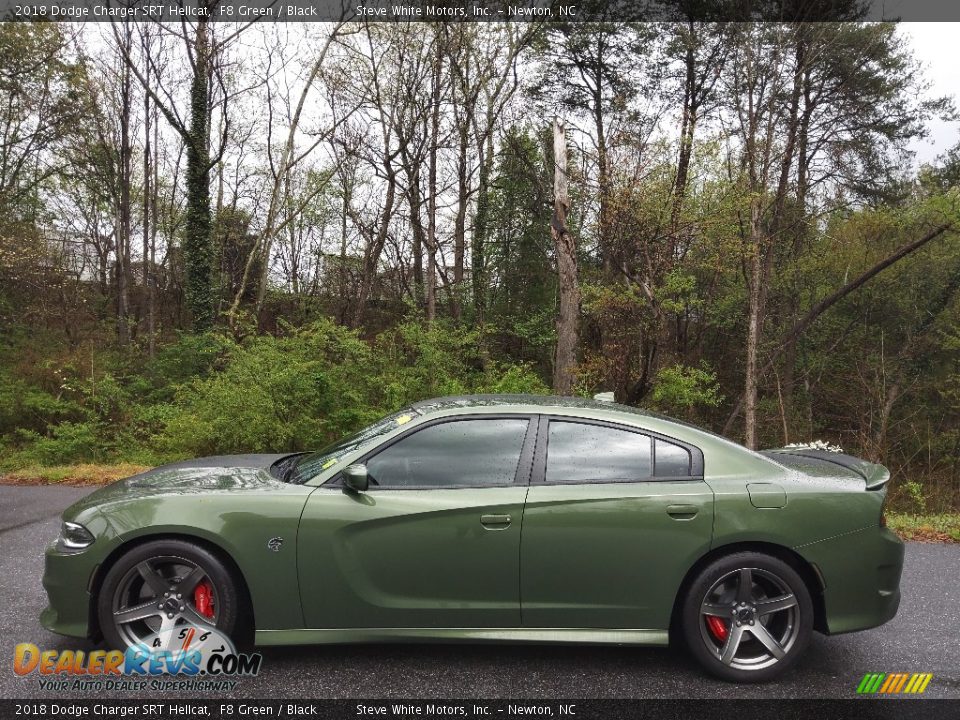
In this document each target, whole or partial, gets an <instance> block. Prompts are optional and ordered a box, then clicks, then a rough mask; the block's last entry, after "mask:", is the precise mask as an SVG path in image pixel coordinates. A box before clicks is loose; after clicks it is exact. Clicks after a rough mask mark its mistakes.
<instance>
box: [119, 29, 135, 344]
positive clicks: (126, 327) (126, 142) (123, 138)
mask: <svg viewBox="0 0 960 720" xmlns="http://www.w3.org/2000/svg"><path fill="white" fill-rule="evenodd" d="M132 38H133V35H132V30H131V28H130V22H129V21H127V22H125V23H124V28H123V42H124V51H125V52H126V53H128V54H129V53H130V45H131V42H132ZM130 85H131V83H130V68H129V67H127V66H124V68H123V73H122V75H121V86H120V207H119V208H118V213H117V216H118V217H117V219H118V223H117V335H118V338H119V340H120V344H121V345H126V344H127V343H129V342H130V319H129V314H130V296H129V289H128V284H129V279H130V180H131V177H130V176H131V172H130V156H131V149H130V111H131V103H130V92H131V87H130Z"/></svg>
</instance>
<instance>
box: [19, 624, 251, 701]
mask: <svg viewBox="0 0 960 720" xmlns="http://www.w3.org/2000/svg"><path fill="white" fill-rule="evenodd" d="M262 661H263V656H262V655H260V654H259V653H238V652H237V651H236V649H235V648H234V647H233V644H232V643H231V642H230V640H229V638H227V637H226V636H225V635H222V634H221V633H219V632H217V631H216V630H215V629H212V628H199V627H185V626H179V627H177V628H174V629H173V631H172V632H168V633H167V634H166V635H165V636H160V635H158V636H157V637H156V638H153V639H152V641H151V642H150V643H149V645H148V644H143V645H140V646H138V647H132V648H128V649H127V650H126V651H121V650H92V651H90V652H84V651H82V650H41V649H40V648H39V647H37V646H36V645H34V644H33V643H19V644H18V645H17V646H16V647H15V648H14V652H13V671H14V672H15V673H16V674H17V675H30V674H33V673H36V674H37V675H38V677H39V683H40V689H41V690H69V691H76V690H90V691H100V690H120V691H127V690H129V691H137V692H139V691H144V690H188V691H202V690H220V691H229V690H232V689H233V688H234V687H236V685H237V683H238V682H239V680H240V679H241V678H244V677H253V676H255V675H257V673H259V672H260V665H261V663H262Z"/></svg>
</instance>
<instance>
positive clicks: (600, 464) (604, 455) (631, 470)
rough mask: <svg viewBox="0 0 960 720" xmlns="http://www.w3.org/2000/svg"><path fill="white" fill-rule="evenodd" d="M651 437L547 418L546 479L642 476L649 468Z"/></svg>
mask: <svg viewBox="0 0 960 720" xmlns="http://www.w3.org/2000/svg"><path fill="white" fill-rule="evenodd" d="M651 446H652V438H650V436H648V435H643V434H641V433H635V432H629V431H627V430H617V429H616V428H611V427H605V426H603V425H588V424H586V423H576V422H562V421H556V420H552V421H551V422H550V430H549V438H548V440H547V471H546V478H545V480H546V482H548V483H575V482H615V481H621V482H622V481H629V480H646V479H648V478H649V477H650V476H651V474H652V472H653V462H652V452H651V451H652V447H651Z"/></svg>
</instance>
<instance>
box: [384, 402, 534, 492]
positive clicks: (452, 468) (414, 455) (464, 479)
mask: <svg viewBox="0 0 960 720" xmlns="http://www.w3.org/2000/svg"><path fill="white" fill-rule="evenodd" d="M528 424H529V421H528V420H527V419H526V418H483V419H476V420H473V419H471V420H452V421H450V422H445V423H441V424H437V425H431V426H429V427H426V428H423V429H422V430H417V431H416V432H414V433H412V434H410V435H407V436H406V437H404V438H401V439H400V440H398V441H397V442H395V443H393V444H392V445H390V446H389V447H387V448H385V449H384V450H382V451H381V452H379V453H377V454H376V455H374V456H373V457H371V458H369V459H368V460H367V475H368V477H369V478H370V485H371V488H418V487H419V488H456V487H482V486H485V485H509V484H511V483H512V482H513V481H514V479H515V477H516V474H517V465H518V464H519V462H520V451H521V449H522V448H523V441H524V438H525V437H526V434H527V425H528Z"/></svg>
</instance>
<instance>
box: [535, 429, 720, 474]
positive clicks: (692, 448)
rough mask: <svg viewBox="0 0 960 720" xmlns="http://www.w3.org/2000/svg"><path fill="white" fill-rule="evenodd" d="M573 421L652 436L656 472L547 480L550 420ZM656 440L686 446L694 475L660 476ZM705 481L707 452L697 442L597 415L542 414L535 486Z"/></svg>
mask: <svg viewBox="0 0 960 720" xmlns="http://www.w3.org/2000/svg"><path fill="white" fill-rule="evenodd" d="M551 421H555V422H570V423H580V424H581V425H599V426H600V427H608V428H611V429H613V430H622V431H624V432H632V433H636V434H637V435H645V436H647V437H649V438H650V463H651V465H652V466H653V467H652V473H651V474H650V475H649V476H648V477H644V478H623V479H610V478H605V479H598V480H553V481H550V482H547V444H548V442H549V439H550V422H551ZM654 440H663V441H664V442H668V443H672V444H673V445H677V446H678V447H682V448H683V449H684V450H686V451H687V452H688V453H690V474H689V475H657V474H656V473H657V469H656V462H657V459H656V458H657V456H656V443H655V442H654ZM702 481H703V451H702V450H701V449H700V448H698V447H697V446H696V445H691V444H690V443H688V442H685V441H683V440H678V439H677V438H674V437H670V436H669V435H664V434H663V433H658V432H655V431H653V430H649V429H647V428H644V427H639V426H637V425H625V424H623V423H617V422H610V421H609V420H597V419H595V418H585V417H578V416H575V415H550V414H543V415H540V421H539V423H538V424H537V448H536V453H535V456H534V459H533V474H532V477H531V480H530V483H531V485H612V484H617V483H640V482H702Z"/></svg>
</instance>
